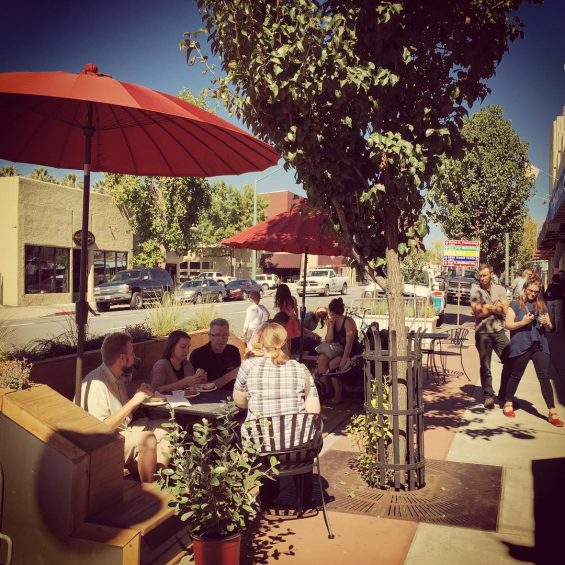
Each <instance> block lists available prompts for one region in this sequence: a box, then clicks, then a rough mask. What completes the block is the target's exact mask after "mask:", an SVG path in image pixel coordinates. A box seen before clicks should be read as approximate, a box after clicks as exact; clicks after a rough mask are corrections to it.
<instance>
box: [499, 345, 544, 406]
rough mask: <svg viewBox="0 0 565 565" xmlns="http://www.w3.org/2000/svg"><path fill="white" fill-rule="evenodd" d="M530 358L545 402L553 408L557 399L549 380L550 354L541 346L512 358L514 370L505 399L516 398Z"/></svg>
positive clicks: (509, 400) (508, 400) (507, 400)
mask: <svg viewBox="0 0 565 565" xmlns="http://www.w3.org/2000/svg"><path fill="white" fill-rule="evenodd" d="M530 360H532V362H533V364H534V367H535V369H536V375H537V377H538V381H539V385H540V388H541V394H542V396H543V399H544V400H545V404H546V405H547V408H548V409H549V410H552V409H553V408H555V400H554V398H553V389H552V388H551V383H550V382H549V355H548V354H547V353H544V352H543V351H542V350H541V349H539V348H532V349H529V350H528V351H526V353H523V354H522V355H520V356H518V357H513V358H512V372H511V374H510V380H509V381H508V389H507V390H506V397H505V400H506V402H511V401H512V400H514V395H515V394H516V390H517V389H518V385H519V384H520V380H521V378H522V375H523V374H524V371H525V370H526V366H527V365H528V363H529V362H530Z"/></svg>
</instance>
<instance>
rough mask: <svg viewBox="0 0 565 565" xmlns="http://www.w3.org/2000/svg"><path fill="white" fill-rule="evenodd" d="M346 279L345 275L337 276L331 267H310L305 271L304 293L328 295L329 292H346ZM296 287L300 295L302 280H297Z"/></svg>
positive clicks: (302, 285)
mask: <svg viewBox="0 0 565 565" xmlns="http://www.w3.org/2000/svg"><path fill="white" fill-rule="evenodd" d="M348 280H349V279H348V278H347V277H341V276H338V275H337V274H336V272H335V271H334V270H333V269H327V268H320V267H318V268H316V269H310V270H309V271H308V272H307V273H306V294H319V295H320V296H329V294H330V293H331V292H340V293H341V294H347V282H348ZM296 287H297V288H296V291H297V292H298V296H302V291H303V289H304V281H303V280H299V281H298V282H297V283H296Z"/></svg>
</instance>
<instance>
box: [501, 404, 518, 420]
mask: <svg viewBox="0 0 565 565" xmlns="http://www.w3.org/2000/svg"><path fill="white" fill-rule="evenodd" d="M502 413H503V414H504V415H505V416H506V417H507V418H515V417H516V413H515V412H514V408H513V407H512V406H504V408H502Z"/></svg>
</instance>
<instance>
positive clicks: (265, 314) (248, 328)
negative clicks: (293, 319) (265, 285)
mask: <svg viewBox="0 0 565 565" xmlns="http://www.w3.org/2000/svg"><path fill="white" fill-rule="evenodd" d="M260 301H261V295H260V294H259V293H258V292H257V291H255V290H252V291H251V292H250V293H249V302H251V305H250V306H249V307H248V308H247V310H246V312H245V322H243V336H244V339H245V343H249V342H250V340H251V338H252V337H253V335H254V334H255V332H256V331H257V330H258V329H259V328H260V327H261V326H262V325H263V324H264V323H265V322H266V321H267V320H268V319H269V317H270V314H269V311H268V310H267V309H266V308H265V307H264V306H263V305H262V304H259V302H260Z"/></svg>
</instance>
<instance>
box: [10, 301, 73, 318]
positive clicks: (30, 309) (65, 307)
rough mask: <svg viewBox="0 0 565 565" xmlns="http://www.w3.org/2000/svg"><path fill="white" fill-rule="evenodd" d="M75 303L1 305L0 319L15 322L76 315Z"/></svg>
mask: <svg viewBox="0 0 565 565" xmlns="http://www.w3.org/2000/svg"><path fill="white" fill-rule="evenodd" d="M74 313H75V305H74V304H46V305H44V306H0V320H2V321H9V322H13V321H15V320H29V319H30V318H43V317H45V316H63V315H66V314H68V315H71V316H72V315H74Z"/></svg>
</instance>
